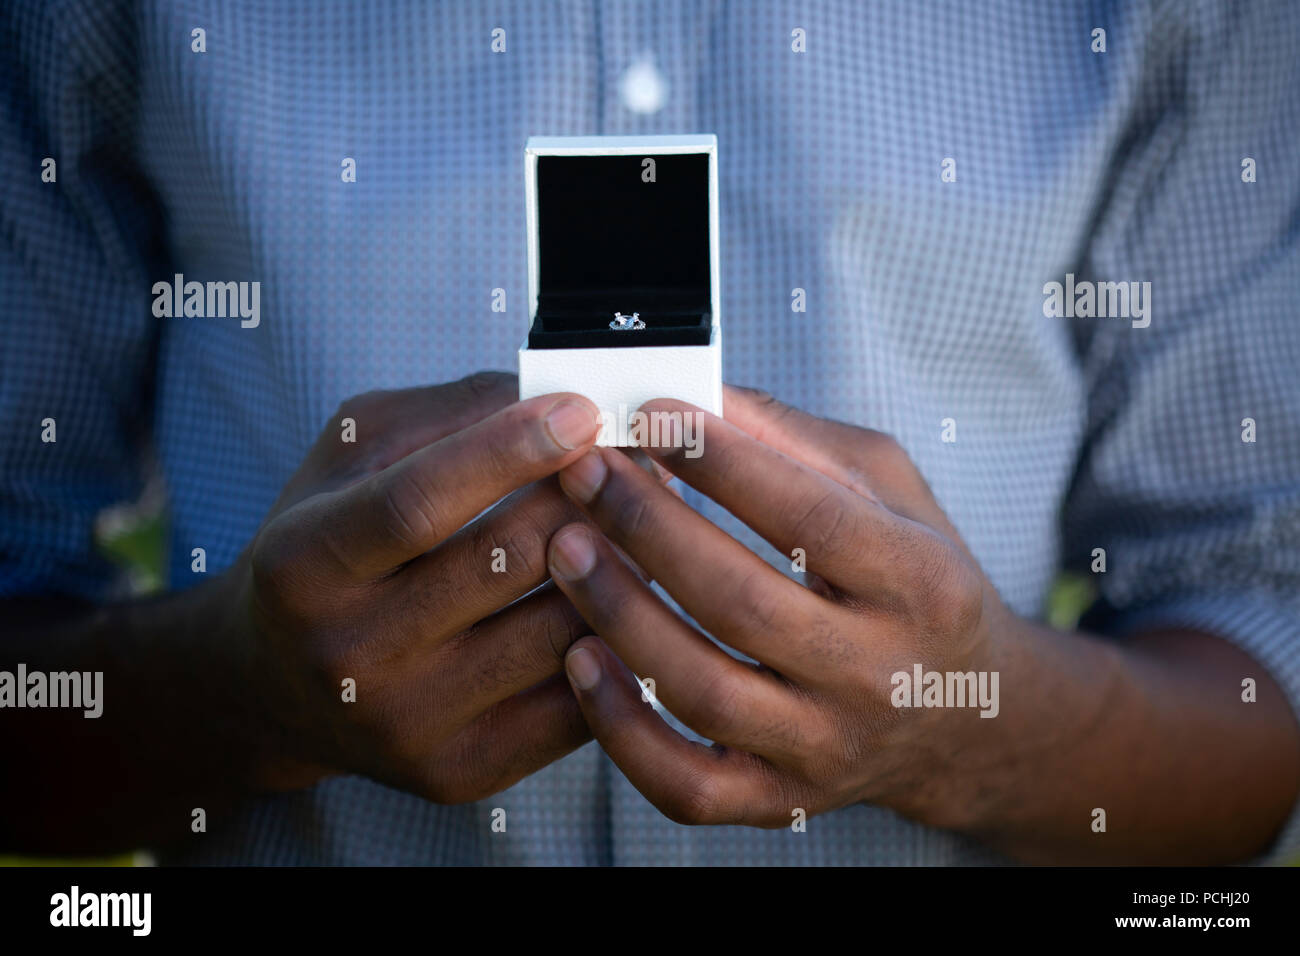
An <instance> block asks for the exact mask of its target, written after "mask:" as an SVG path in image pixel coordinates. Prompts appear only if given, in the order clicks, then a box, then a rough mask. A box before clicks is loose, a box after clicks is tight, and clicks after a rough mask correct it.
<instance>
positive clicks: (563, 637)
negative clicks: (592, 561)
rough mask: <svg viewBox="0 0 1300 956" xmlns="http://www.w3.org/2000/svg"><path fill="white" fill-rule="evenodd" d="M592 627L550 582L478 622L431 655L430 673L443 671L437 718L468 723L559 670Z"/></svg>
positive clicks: (433, 708)
mask: <svg viewBox="0 0 1300 956" xmlns="http://www.w3.org/2000/svg"><path fill="white" fill-rule="evenodd" d="M590 631H591V626H590V625H589V624H587V623H586V622H585V621H583V619H582V615H581V614H579V613H578V610H577V609H576V608H575V607H574V606H573V604H572V602H571V601H570V600H569V599H568V598H567V597H566V596H565V595H564V593H563V592H562V591H559V590H557V589H556V588H555V586H554V585H547V586H546V587H545V588H543V589H540V590H539V591H538V592H537V593H536V594H532V595H529V596H528V597H527V598H525V599H524V600H522V601H517V602H516V603H514V604H512V605H510V607H508V608H504V609H503V610H501V611H499V612H497V613H496V614H494V615H492V616H491V617H489V618H486V619H485V620H483V621H480V622H479V623H478V624H476V625H475V626H474V627H472V628H469V629H468V630H466V631H463V632H461V633H459V634H457V635H456V636H455V637H454V638H452V639H451V640H450V641H448V642H446V643H445V644H443V645H441V646H440V647H439V648H438V649H437V650H436V651H435V652H434V653H433V655H432V656H431V660H430V663H429V665H428V666H427V667H426V668H425V669H424V670H425V673H427V674H432V675H437V684H438V686H439V687H440V688H450V689H447V690H441V691H439V697H441V698H442V699H441V700H440V701H430V705H429V710H430V712H431V714H432V715H433V720H432V723H434V724H436V725H437V726H439V727H441V728H444V732H445V728H457V727H462V726H465V725H466V724H468V723H469V722H470V721H472V720H473V719H475V718H477V717H478V716H479V715H480V714H482V713H483V712H485V711H486V710H487V709H488V708H490V707H491V706H493V705H494V704H497V703H500V702H501V701H503V700H505V699H506V698H508V697H511V696H513V695H514V694H518V693H520V692H521V691H524V690H526V689H528V688H529V687H532V686H533V685H534V684H537V683H540V682H541V681H543V680H545V679H546V678H548V677H551V676H553V675H555V674H558V673H559V672H560V671H561V670H562V669H563V668H564V655H565V653H567V652H568V650H569V647H570V646H571V645H572V644H573V642H574V641H576V640H577V639H578V638H579V637H581V636H582V635H583V634H587V633H590Z"/></svg>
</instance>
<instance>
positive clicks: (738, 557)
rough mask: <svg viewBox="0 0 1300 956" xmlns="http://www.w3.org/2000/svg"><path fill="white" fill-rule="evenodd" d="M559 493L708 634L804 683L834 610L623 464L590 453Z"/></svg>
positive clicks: (566, 475) (601, 452)
mask: <svg viewBox="0 0 1300 956" xmlns="http://www.w3.org/2000/svg"><path fill="white" fill-rule="evenodd" d="M560 486H561V487H562V488H563V489H564V491H565V493H566V494H568V495H569V497H571V498H573V499H574V500H575V501H577V502H578V503H579V504H580V505H582V507H583V509H584V510H585V511H586V512H587V514H588V515H590V516H591V518H592V520H593V521H595V522H596V524H597V525H598V526H599V527H600V528H601V530H603V531H604V532H605V534H606V535H608V536H609V538H610V540H612V541H613V542H614V543H615V544H617V545H618V546H619V547H621V548H622V549H623V550H624V551H626V552H627V553H628V554H629V555H631V557H632V558H633V560H635V561H636V562H637V564H639V565H640V566H641V567H643V568H645V570H646V572H647V573H648V574H649V575H650V576H651V577H652V578H653V579H654V580H656V581H658V582H659V583H660V584H662V585H663V586H664V588H665V589H666V590H667V591H668V593H669V594H671V595H672V596H673V597H674V598H675V599H676V600H677V601H678V603H679V604H681V606H682V608H683V609H685V610H686V612H687V613H688V614H690V615H691V616H692V617H694V618H695V620H697V621H699V623H700V624H701V625H702V626H703V627H704V629H705V630H707V631H708V632H709V633H711V634H713V635H714V636H715V637H717V638H719V639H720V640H722V641H724V642H725V643H727V644H729V645H731V646H732V647H734V648H737V649H738V650H741V651H743V652H744V653H746V654H748V655H749V656H750V657H753V658H755V659H756V660H759V661H762V662H763V663H764V664H767V665H769V666H771V667H774V668H776V669H777V670H779V671H782V672H783V673H788V674H791V675H795V674H805V673H806V667H804V666H801V664H806V663H807V662H808V660H809V659H810V657H811V656H812V652H813V651H814V650H815V648H814V647H813V646H812V644H813V642H815V641H817V640H820V639H822V638H821V635H823V634H825V633H826V632H827V631H828V629H827V628H825V627H821V626H819V624H820V623H821V622H822V621H823V620H824V618H825V617H826V615H827V614H828V613H831V612H832V611H833V607H832V605H830V604H828V603H827V602H825V601H823V600H822V599H821V598H819V597H818V596H816V595H814V594H812V593H810V592H809V591H808V590H807V589H806V588H802V587H800V586H799V585H798V584H796V583H794V582H793V581H791V580H790V579H789V578H786V577H785V576H784V575H782V574H781V573H780V572H779V571H777V570H776V569H775V568H773V567H771V566H770V565H769V564H768V563H767V562H766V561H764V560H763V559H762V558H760V557H759V556H758V555H756V554H754V553H753V552H752V551H750V550H749V549H748V548H746V547H745V546H744V545H742V544H741V543H740V542H738V541H736V540H735V539H734V538H732V537H731V536H730V535H728V534H726V533H725V532H724V531H722V530H720V529H719V528H718V527H717V526H716V525H714V524H713V523H712V522H710V521H709V520H708V519H706V518H704V517H703V516H702V515H700V514H698V513H697V512H696V511H694V510H693V509H692V508H691V507H690V506H689V505H687V504H685V503H684V502H683V501H681V500H680V499H678V498H676V497H674V496H672V495H670V494H668V493H667V492H665V491H664V490H663V489H662V488H660V487H659V486H658V485H657V483H656V482H654V481H652V480H651V479H650V478H649V476H648V475H646V474H645V472H643V471H642V470H641V469H639V468H637V467H636V466H634V465H632V464H630V463H629V462H628V461H627V459H626V458H625V457H624V456H622V455H619V454H617V453H612V452H610V451H608V450H607V449H602V448H596V449H593V450H592V451H591V452H590V453H589V454H587V455H585V456H583V457H582V458H581V459H579V461H577V462H576V463H574V464H573V465H572V466H570V467H569V468H568V469H566V470H565V471H563V472H561V473H560ZM553 550H554V546H552V551H553ZM552 572H554V567H553V566H552ZM579 606H580V607H581V605H579ZM592 623H593V626H595V622H592ZM597 632H598V633H600V630H599V628H598V627H597Z"/></svg>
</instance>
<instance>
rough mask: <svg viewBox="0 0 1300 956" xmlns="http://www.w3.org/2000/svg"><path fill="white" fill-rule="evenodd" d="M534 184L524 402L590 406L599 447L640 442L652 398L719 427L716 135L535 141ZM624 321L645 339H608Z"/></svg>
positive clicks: (530, 167)
mask: <svg viewBox="0 0 1300 956" xmlns="http://www.w3.org/2000/svg"><path fill="white" fill-rule="evenodd" d="M647 160H652V161H653V162H652V163H647ZM651 172H652V173H653V176H652V177H651ZM524 176H525V189H526V194H527V210H528V301H529V324H530V328H529V333H528V338H527V339H526V340H525V341H524V344H523V346H522V347H520V349H519V397H520V398H521V399H525V398H532V397H533V396H536V395H546V394H550V393H551V392H577V393H578V394H580V395H583V396H585V397H587V398H589V399H591V401H592V402H594V403H595V404H596V406H597V407H598V408H599V409H600V410H601V416H602V422H603V423H604V427H602V429H601V433H600V437H599V439H598V444H601V445H616V446H617V445H626V444H629V442H628V440H627V436H628V435H629V434H635V432H634V430H633V421H632V416H633V415H634V414H635V413H636V411H637V409H638V408H639V407H640V406H641V405H642V404H643V403H645V402H647V401H649V400H650V399H653V398H675V399H679V400H681V401H686V402H690V403H692V404H694V405H698V406H699V407H700V408H703V409H704V410H706V411H709V412H712V413H713V414H715V415H721V414H722V326H721V317H722V316H721V307H720V295H719V286H718V141H717V137H716V136H713V135H712V134H708V135H698V136H574V137H570V136H533V137H530V138H529V140H528V143H527V144H526V146H525V149H524ZM651 178H652V180H653V181H647V180H650V179H651ZM615 312H622V313H623V314H624V315H631V314H632V313H633V312H637V313H639V314H640V317H641V319H642V320H643V321H644V322H645V323H646V328H645V329H644V330H628V331H615V330H612V329H610V328H609V323H610V322H611V321H612V320H613V319H614V313H615Z"/></svg>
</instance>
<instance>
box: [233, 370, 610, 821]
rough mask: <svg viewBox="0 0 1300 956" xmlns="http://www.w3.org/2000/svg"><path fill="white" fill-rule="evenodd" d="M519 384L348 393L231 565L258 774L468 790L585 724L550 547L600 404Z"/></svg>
mask: <svg viewBox="0 0 1300 956" xmlns="http://www.w3.org/2000/svg"><path fill="white" fill-rule="evenodd" d="M516 394H517V392H516V384H515V379H514V377H513V376H509V375H504V374H496V373H481V374H479V375H474V376H470V377H469V378H467V379H464V380H462V381H460V382H455V383H452V384H448V385H440V386H436V387H432V388H414V389H406V390H401V391H393V392H375V393H370V394H367V395H362V396H359V397H357V398H353V399H350V400H348V401H346V402H344V403H343V405H342V406H341V407H340V409H339V411H338V413H337V414H336V415H335V417H334V418H333V419H332V420H331V422H330V423H329V424H328V425H327V426H326V428H325V430H324V432H323V433H322V435H321V436H320V438H319V439H318V440H317V442H316V444H315V446H314V447H313V448H312V450H311V452H310V453H309V454H308V456H307V458H306V460H305V461H304V463H303V465H302V467H301V468H300V469H299V470H298V472H297V473H296V474H295V475H294V477H293V478H292V479H291V480H290V481H289V483H288V485H286V487H285V489H284V492H283V493H282V495H281V496H280V499H279V500H278V501H277V502H276V504H275V505H274V507H273V508H272V510H271V514H270V515H269V517H268V518H267V519H266V521H265V523H264V524H263V525H262V527H261V529H260V530H259V531H258V533H257V535H256V537H255V538H254V540H253V542H252V544H251V545H250V546H249V547H248V548H247V549H246V551H245V552H244V554H243V555H242V556H241V557H240V559H239V560H238V562H237V563H236V564H235V565H234V566H233V567H232V568H231V569H230V571H229V572H227V574H226V575H225V577H224V586H223V587H222V588H221V594H220V601H221V603H222V604H224V605H225V607H226V611H225V614H226V616H227V620H228V621H229V622H230V624H229V628H228V629H223V630H226V631H227V633H226V635H225V638H224V639H230V638H232V637H233V639H234V640H235V641H236V642H237V646H238V647H239V648H241V649H242V650H243V651H244V653H243V654H241V657H243V659H244V661H245V665H244V667H243V668H242V671H243V672H244V673H245V674H246V676H247V679H248V681H249V684H248V698H249V700H250V703H251V706H252V707H253V708H254V709H255V710H256V711H257V726H261V727H264V728H265V729H266V731H267V733H266V735H265V738H264V739H262V740H259V741H257V742H255V746H257V747H258V749H259V753H260V756H259V757H258V758H256V761H255V762H256V763H257V765H258V766H257V768H256V769H255V771H254V776H255V779H254V780H252V781H250V783H251V784H252V785H253V786H256V787H260V788H263V789H287V788H294V787H301V786H305V785H308V784H311V783H314V782H315V781H317V780H319V779H321V778H322V777H325V776H328V775H331V774H336V773H356V774H361V775H364V776H367V777H371V778H373V779H375V780H378V781H380V782H382V783H385V784H387V785H389V786H393V787H397V788H400V789H403V790H406V791H409V792H412V793H416V794H419V795H420V796H423V797H425V798H426V799H429V800H432V801H434V802H437V803H462V802H467V801H471V800H476V799H480V798H482V797H486V796H489V795H491V794H493V793H496V792H497V791H499V790H502V789H504V788H505V787H507V786H509V785H510V784H512V783H514V782H515V781H517V780H519V779H521V778H522V777H524V776H526V775H528V774H530V773H533V772H534V771H536V770H539V769H541V768H542V767H544V766H545V765H547V764H549V763H550V762H552V761H554V760H556V759H558V758H559V757H561V756H563V755H565V754H567V753H568V752H570V751H571V750H573V749H575V748H576V747H578V746H579V745H581V744H582V743H584V742H585V741H586V740H588V739H589V737H590V732H589V731H588V729H587V726H586V724H585V723H584V721H583V719H582V715H581V712H580V710H579V708H578V706H577V704H576V702H575V700H574V697H573V693H572V691H571V690H570V689H569V685H568V681H567V680H566V679H565V677H564V676H563V674H562V673H561V671H562V669H563V661H564V654H565V651H566V650H567V649H568V647H569V645H570V644H571V643H572V642H573V641H575V640H576V639H577V638H579V637H581V636H582V635H583V634H584V633H586V629H585V628H584V625H583V622H582V619H581V617H580V616H579V615H578V613H577V612H576V611H575V610H574V609H573V607H572V605H570V604H569V602H568V600H567V599H566V598H565V597H564V595H563V594H561V593H560V592H559V591H558V590H556V589H555V587H554V585H553V584H550V583H548V582H547V576H548V575H547V569H546V546H547V541H548V540H549V538H550V536H551V534H552V533H553V532H554V531H555V530H556V529H557V528H559V527H561V526H562V525H564V524H565V523H566V522H569V521H573V520H581V516H580V515H579V514H578V512H577V510H576V509H575V508H574V507H573V506H572V505H571V504H570V503H569V502H568V501H567V499H566V498H565V496H564V495H563V494H562V493H561V492H560V490H559V487H558V483H557V482H556V481H555V479H554V478H553V477H549V476H552V475H553V474H554V473H555V472H557V471H558V470H559V469H561V468H563V467H564V466H565V465H568V464H569V463H570V462H573V461H576V460H577V459H578V458H580V457H581V456H582V455H583V454H584V453H585V452H586V451H587V449H588V448H590V447H591V446H592V444H593V443H594V441H595V438H596V433H597V431H598V430H599V421H598V418H597V410H596V408H595V406H594V405H592V404H591V402H589V401H587V400H586V399H585V398H582V397H581V396H579V395H573V394H564V393H561V394H556V395H548V396H543V397H540V398H533V399H529V400H528V401H524V402H518V403H516V402H515V396H516ZM343 418H353V419H355V421H356V433H357V441H356V443H355V444H351V443H347V444H345V443H344V442H342V440H341V437H340V436H341V432H340V422H341V420H342V419H343ZM542 479H546V480H542ZM507 495H509V497H505V496H507ZM503 497H505V500H504V501H501V502H500V503H499V504H497V506H496V507H495V508H493V509H492V510H491V511H490V512H487V513H486V514H482V515H481V516H480V517H478V519H477V520H474V519H475V516H476V515H480V512H482V511H483V510H484V509H485V508H487V507H488V506H490V505H492V504H493V503H494V502H497V501H498V499H501V498H503ZM467 522H472V523H468V524H467ZM497 548H500V549H502V550H503V551H504V561H505V570H504V571H494V570H493V552H494V549H497ZM496 553H497V555H500V554H501V553H502V552H496ZM499 566H500V563H499V562H498V567H499ZM543 584H545V585H546V586H545V587H541V588H540V590H537V589H538V588H539V586H541V585H543ZM534 591H536V593H531V592H534ZM525 595H527V597H525ZM520 599H523V600H520ZM229 631H233V635H232V634H230V633H229ZM349 678H350V679H351V680H353V681H355V702H345V701H344V699H343V697H344V682H345V680H347V679H349Z"/></svg>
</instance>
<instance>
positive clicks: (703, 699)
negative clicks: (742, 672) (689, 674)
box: [692, 668, 747, 741]
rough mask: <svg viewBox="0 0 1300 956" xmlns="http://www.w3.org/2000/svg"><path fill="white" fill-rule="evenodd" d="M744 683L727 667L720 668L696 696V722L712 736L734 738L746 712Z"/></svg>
mask: <svg viewBox="0 0 1300 956" xmlns="http://www.w3.org/2000/svg"><path fill="white" fill-rule="evenodd" d="M746 697H747V695H746V693H745V688H744V684H743V682H742V681H740V680H739V679H737V677H736V676H735V675H734V674H732V673H730V672H729V671H728V670H727V669H725V668H724V669H720V670H719V671H718V673H717V674H716V675H714V676H713V677H712V678H711V679H710V680H709V681H708V683H707V684H705V686H704V689H703V692H702V693H701V694H700V695H699V696H698V697H697V698H696V700H695V705H694V707H693V708H692V716H693V718H694V719H693V721H692V723H693V724H694V726H695V727H696V728H697V729H698V731H699V732H700V733H701V734H703V735H704V736H706V737H708V738H709V739H710V740H723V741H727V740H734V730H735V728H736V726H737V723H738V720H739V718H740V715H741V714H742V713H744V712H745V702H746Z"/></svg>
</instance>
